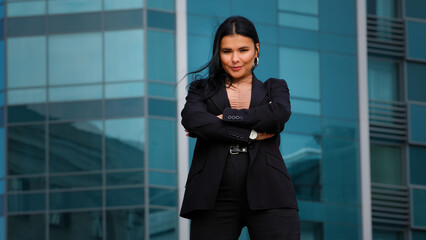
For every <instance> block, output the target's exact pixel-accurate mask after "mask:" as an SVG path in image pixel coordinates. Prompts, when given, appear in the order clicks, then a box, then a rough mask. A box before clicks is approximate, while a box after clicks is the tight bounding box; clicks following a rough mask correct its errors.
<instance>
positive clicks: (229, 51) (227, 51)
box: [222, 50, 231, 53]
mask: <svg viewBox="0 0 426 240" xmlns="http://www.w3.org/2000/svg"><path fill="white" fill-rule="evenodd" d="M222 53H231V50H222Z"/></svg>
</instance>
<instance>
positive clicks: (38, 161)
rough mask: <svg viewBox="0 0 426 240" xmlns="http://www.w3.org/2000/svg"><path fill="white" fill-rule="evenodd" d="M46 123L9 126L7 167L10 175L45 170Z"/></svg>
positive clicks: (42, 171)
mask: <svg viewBox="0 0 426 240" xmlns="http://www.w3.org/2000/svg"><path fill="white" fill-rule="evenodd" d="M45 134H46V133H45V127H44V125H32V126H19V127H9V128H8V136H7V141H8V144H7V151H8V154H7V168H8V173H9V174H10V175H19V174H35V173H44V172H45V166H46V165H45V151H46V150H45V149H46V146H45V145H46V143H45V139H46V136H45Z"/></svg>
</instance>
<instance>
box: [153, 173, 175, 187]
mask: <svg viewBox="0 0 426 240" xmlns="http://www.w3.org/2000/svg"><path fill="white" fill-rule="evenodd" d="M149 184H150V185H162V186H169V187H176V186H177V177H176V173H168V172H155V171H150V172H149Z"/></svg>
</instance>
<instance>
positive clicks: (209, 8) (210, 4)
mask: <svg viewBox="0 0 426 240" xmlns="http://www.w3.org/2000/svg"><path fill="white" fill-rule="evenodd" d="M186 5H187V11H188V12H189V13H194V14H200V13H203V15H209V16H214V17H221V18H227V17H229V16H230V15H231V6H230V5H231V4H229V1H228V0H217V1H200V0H187V4H186ZM223 20H224V19H223Z"/></svg>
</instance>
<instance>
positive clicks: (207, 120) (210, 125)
mask: <svg viewBox="0 0 426 240" xmlns="http://www.w3.org/2000/svg"><path fill="white" fill-rule="evenodd" d="M202 99H203V90H202V89H197V88H196V87H195V86H194V84H193V83H192V84H191V85H190V87H189V90H188V95H187V97H186V103H185V106H184V108H183V109H182V112H181V116H182V122H181V123H182V125H183V127H184V128H185V129H186V130H187V131H188V132H189V134H190V136H193V137H197V138H202V139H204V140H220V141H229V142H249V135H250V131H251V130H250V129H247V128H243V127H239V126H234V125H230V124H228V123H226V122H224V121H222V120H221V119H219V118H218V117H217V116H215V115H214V114H212V113H210V112H208V111H207V107H206V105H205V103H204V102H203V100H202Z"/></svg>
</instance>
